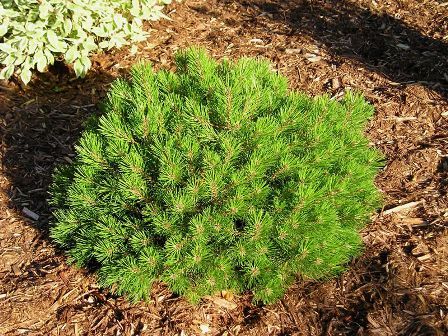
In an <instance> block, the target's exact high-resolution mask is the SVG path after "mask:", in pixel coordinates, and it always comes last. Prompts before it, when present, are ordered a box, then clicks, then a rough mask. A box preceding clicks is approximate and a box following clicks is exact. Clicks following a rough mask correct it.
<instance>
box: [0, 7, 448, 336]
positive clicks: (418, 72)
mask: <svg viewBox="0 0 448 336" xmlns="http://www.w3.org/2000/svg"><path fill="white" fill-rule="evenodd" d="M168 10H169V16H170V17H171V18H172V21H168V20H165V21H160V22H157V23H153V24H151V25H150V26H149V27H148V28H149V29H151V30H152V35H151V38H150V39H149V40H148V41H147V42H145V43H142V44H140V46H139V49H138V51H137V53H136V54H134V55H132V54H131V53H130V51H129V50H122V51H119V52H114V53H107V54H103V55H98V56H97V57H95V58H94V69H93V70H92V71H91V72H90V74H89V75H88V77H87V78H85V79H83V80H81V79H78V80H76V79H73V72H72V71H71V70H69V69H67V68H66V67H64V66H63V65H60V64H58V65H56V66H55V67H53V68H52V69H51V71H50V72H49V73H47V74H42V75H39V76H38V77H36V78H35V80H34V82H33V83H32V84H31V85H30V86H29V87H27V88H25V89H24V88H21V87H20V84H19V83H15V82H11V83H5V82H4V83H1V84H0V130H1V132H0V134H1V145H0V146H1V147H0V148H1V159H2V166H1V172H0V186H1V192H0V335H76V336H79V335H229V336H230V335H257V336H260V335H278V336H280V335H283V336H286V335H403V336H407V335H447V334H448V317H447V314H448V308H447V305H448V258H447V257H448V247H447V246H448V245H447V243H448V235H447V218H448V199H447V195H446V193H447V181H448V180H447V172H448V123H447V121H448V2H446V1H442V0H438V1H436V0H426V1H418V0H384V1H382V0H377V1H370V0H369V1H368V0H339V1H336V0H334V1H325V0H314V1H313V0H290V1H275V0H270V1H263V0H245V1H243V0H241V1H236V0H221V1H220V0H207V1H203V0H184V1H183V2H181V3H175V4H172V5H170V6H169V7H168ZM191 45H199V46H203V47H205V48H207V49H208V50H209V52H210V53H211V54H212V55H213V56H215V57H217V58H222V57H228V58H236V57H239V56H242V55H245V56H263V57H266V58H268V59H270V60H271V61H272V62H273V64H274V65H275V67H276V68H277V70H278V71H280V72H281V73H283V74H284V75H286V76H288V77H289V79H290V83H291V87H292V88H293V89H298V90H302V91H304V92H307V93H309V94H311V95H317V94H322V93H326V94H329V95H331V96H332V97H334V98H335V99H337V98H338V97H340V96H341V95H342V93H343V92H344V90H346V89H353V90H359V91H361V92H362V93H363V94H364V95H365V96H366V98H367V99H368V100H369V101H370V102H371V103H372V104H373V105H374V106H375V109H376V115H375V117H374V119H373V120H372V121H371V123H370V126H369V128H368V130H367V133H368V136H369V138H370V139H371V142H372V144H374V145H375V146H377V147H378V148H380V149H381V150H382V151H383V152H384V154H385V155H386V157H387V162H386V163H385V167H384V169H383V170H382V171H381V173H380V174H379V176H378V178H377V186H378V188H379V189H380V190H381V191H382V192H383V193H384V198H385V204H386V206H385V207H384V209H382V210H381V211H379V213H378V214H376V215H375V216H374V220H373V221H372V223H371V224H370V225H369V226H368V227H367V228H366V229H364V230H363V232H362V235H363V237H364V241H365V245H366V250H365V253H364V254H363V256H362V257H360V258H358V259H356V260H354V261H353V262H352V263H351V264H350V265H349V266H348V269H347V271H346V272H345V273H344V274H342V275H341V276H339V277H338V278H336V279H332V280H328V281H320V282H313V281H309V282H305V283H303V282H298V283H296V284H295V285H294V286H292V287H291V288H290V289H289V291H288V292H287V294H286V295H285V297H284V299H283V300H281V301H280V302H278V303H276V304H273V305H268V306H257V305H253V304H252V303H251V297H250V294H247V295H243V296H232V295H230V294H225V293H223V297H220V298H219V297H214V298H208V299H205V300H204V301H203V302H202V303H201V304H200V305H198V306H192V305H190V304H188V303H187V302H186V301H185V300H183V299H181V298H178V297H176V296H175V295H173V294H172V293H171V292H170V291H169V290H168V289H166V288H165V287H163V285H158V286H156V288H154V290H153V292H152V295H151V300H150V301H149V302H147V303H143V302H142V303H138V304H131V303H129V302H128V301H127V300H126V299H124V298H119V297H115V296H113V295H111V294H110V293H109V292H108V291H107V290H102V289H99V288H98V287H97V286H96V284H95V278H94V276H93V275H92V274H89V273H88V272H87V271H85V270H78V269H76V268H74V267H70V266H67V264H66V259H65V257H64V255H63V253H61V252H60V251H58V250H55V248H54V246H53V244H52V243H51V240H50V239H49V238H48V226H49V221H50V220H51V217H50V211H49V207H48V205H47V203H46V198H47V197H48V195H47V193H46V191H47V188H48V184H49V183H50V180H51V172H52V170H53V168H54V166H55V165H57V164H60V163H62V162H70V160H71V158H72V157H73V145H74V143H75V142H76V139H77V138H78V136H79V133H80V131H81V130H82V127H83V123H84V122H85V120H86V119H87V118H88V117H89V116H90V115H92V114H94V113H98V109H97V103H98V102H99V101H100V100H101V99H102V97H104V94H105V92H106V91H107V88H108V87H109V84H110V83H111V81H112V80H113V79H114V78H115V77H117V76H119V75H122V74H126V73H127V71H128V69H129V67H130V65H131V64H132V63H134V62H135V61H136V60H138V59H144V60H149V61H152V62H153V63H154V64H155V65H156V67H167V68H171V67H172V55H173V53H174V52H175V51H176V50H177V49H179V48H182V47H186V46H191ZM36 215H38V216H39V218H38V219H37V217H36ZM33 217H34V219H33Z"/></svg>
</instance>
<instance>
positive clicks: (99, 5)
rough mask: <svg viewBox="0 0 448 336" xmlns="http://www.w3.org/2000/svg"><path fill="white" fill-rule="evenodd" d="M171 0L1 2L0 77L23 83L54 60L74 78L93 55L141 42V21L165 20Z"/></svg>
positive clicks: (22, 0)
mask: <svg viewBox="0 0 448 336" xmlns="http://www.w3.org/2000/svg"><path fill="white" fill-rule="evenodd" d="M170 2H171V0H71V1H66V0H27V1H24V0H3V1H1V3H0V41H1V43H0V74H1V75H0V76H1V78H3V79H6V78H10V77H11V76H12V75H14V74H16V75H18V76H19V77H20V79H21V80H22V81H23V82H24V83H28V82H29V81H30V80H31V77H32V71H33V70H34V69H37V71H40V72H42V71H45V70H46V69H47V66H48V65H51V64H54V61H55V59H64V60H65V62H66V63H67V64H73V69H74V71H75V74H76V76H77V77H83V76H85V74H86V73H87V71H88V70H89V69H90V68H91V65H92V64H91V61H90V60H89V56H90V55H91V54H92V53H94V52H96V51H98V50H101V49H103V50H110V49H113V48H121V47H123V46H124V45H128V44H129V43H136V42H139V41H144V40H145V39H147V37H148V34H147V33H146V32H145V31H144V30H143V21H144V20H154V19H158V18H162V17H165V16H164V15H163V13H162V8H163V5H166V4H168V3H170Z"/></svg>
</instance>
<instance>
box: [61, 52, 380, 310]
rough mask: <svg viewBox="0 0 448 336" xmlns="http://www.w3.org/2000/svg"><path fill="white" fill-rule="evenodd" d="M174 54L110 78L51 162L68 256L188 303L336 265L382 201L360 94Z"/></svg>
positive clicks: (277, 284) (132, 289)
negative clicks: (169, 63) (291, 86)
mask: <svg viewBox="0 0 448 336" xmlns="http://www.w3.org/2000/svg"><path fill="white" fill-rule="evenodd" d="M176 64H177V70H176V72H174V73H173V72H169V71H163V70H162V71H158V72H155V71H153V69H152V68H151V66H150V65H149V64H139V65H136V66H135V67H134V68H133V69H132V71H131V79H130V80H129V81H126V80H123V79H119V80H117V81H116V82H115V83H114V84H113V86H112V89H111V91H110V93H109V95H108V99H107V102H106V103H105V105H104V106H105V108H104V110H105V112H104V114H103V115H102V116H101V117H100V118H98V120H96V121H95V122H93V123H92V124H91V126H89V128H88V129H87V130H85V132H84V133H83V135H82V137H81V139H80V141H79V144H78V146H77V148H76V149H77V158H76V160H75V161H74V163H73V164H72V165H70V166H68V167H63V168H60V169H58V170H57V172H56V173H55V176H54V184H53V187H52V200H53V204H54V205H55V208H56V210H55V211H54V215H55V218H56V219H57V222H56V225H55V226H54V227H53V228H52V237H53V238H54V239H55V240H56V241H57V243H59V244H60V245H61V246H62V247H63V248H64V249H66V250H67V251H68V254H69V256H70V260H72V261H73V262H76V263H77V264H78V265H80V266H89V265H94V266H95V267H96V268H97V270H98V274H99V281H100V283H101V284H102V285H103V286H107V287H112V289H113V290H114V291H115V292H116V293H118V294H127V295H128V296H129V297H130V298H131V299H134V300H138V299H141V298H145V297H147V295H148V294H149V293H150V289H151V285H152V283H153V282H154V281H162V282H164V283H166V284H168V285H169V287H170V288H171V289H172V290H173V291H174V292H176V293H178V294H180V295H183V296H185V297H187V298H188V299H189V300H190V301H192V302H197V301H198V300H199V299H200V298H201V297H203V296H204V295H208V294H214V293H217V292H219V291H221V290H227V291H232V292H234V293H240V292H242V291H245V290H252V291H253V293H254V300H255V301H262V302H265V303H270V302H273V301H275V300H276V299H278V298H280V297H281V296H282V295H283V293H284V291H285V289H286V288H287V286H288V285H289V284H291V282H292V281H293V280H294V278H295V276H297V275H299V276H300V277H301V278H302V279H303V278H313V279H318V278H324V277H329V276H332V275H335V274H337V273H338V272H340V271H341V270H342V269H343V268H344V265H345V264H346V263H347V262H348V261H349V260H350V259H351V258H352V257H353V256H355V255H356V254H357V253H358V252H360V249H361V239H360V236H359V234H358V231H359V229H360V228H362V227H363V225H364V224H365V223H366V222H367V221H368V220H369V216H370V215H371V213H372V211H374V210H375V208H376V207H378V206H379V202H380V197H379V193H378V192H377V189H376V188H375V186H374V177H375V174H376V172H377V169H378V167H379V162H380V160H381V155H380V154H379V152H378V151H377V150H375V149H373V148H370V147H369V145H368V140H367V139H366V137H365V136H364V135H363V129H364V126H365V124H366V122H367V120H368V118H369V117H371V116H372V113H373V108H372V106H371V105H369V104H368V103H366V102H365V101H364V100H363V98H362V97H361V96H359V95H356V94H352V93H347V94H346V95H345V97H344V98H343V99H342V101H340V102H338V101H335V100H332V99H330V98H329V97H326V96H323V97H317V98H314V99H312V98H309V97H308V96H306V95H304V94H301V93H297V92H291V91H289V90H288V88H287V80H286V78H284V77H282V76H280V75H278V74H276V73H274V72H273V71H271V70H270V64H269V63H268V62H266V61H263V60H256V59H251V58H242V59H240V60H238V61H236V62H231V61H227V60H224V61H222V62H221V63H218V62H216V61H214V60H213V59H211V58H209V57H208V56H207V55H206V53H205V52H203V51H201V50H197V49H189V50H186V51H182V52H180V53H178V54H177V55H176Z"/></svg>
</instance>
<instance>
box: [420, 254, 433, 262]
mask: <svg viewBox="0 0 448 336" xmlns="http://www.w3.org/2000/svg"><path fill="white" fill-rule="evenodd" d="M417 259H418V261H426V260H429V259H431V255H430V254H425V255H423V256H421V257H418V258H417Z"/></svg>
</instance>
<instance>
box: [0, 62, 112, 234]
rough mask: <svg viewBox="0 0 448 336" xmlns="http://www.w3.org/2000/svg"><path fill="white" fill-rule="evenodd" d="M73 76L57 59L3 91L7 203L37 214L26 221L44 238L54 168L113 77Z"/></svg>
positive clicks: (66, 156) (65, 158) (0, 117)
mask: <svg viewBox="0 0 448 336" xmlns="http://www.w3.org/2000/svg"><path fill="white" fill-rule="evenodd" d="M72 76H73V74H70V73H69V71H68V68H66V67H65V66H64V65H62V64H56V66H54V67H52V68H51V69H50V71H49V72H48V73H46V74H40V75H39V76H38V78H37V80H35V81H34V82H32V83H31V84H30V85H29V86H28V87H26V88H25V89H23V88H22V87H21V85H20V83H16V85H15V87H14V86H12V87H8V88H7V87H4V88H3V91H4V92H3V93H2V98H3V100H5V102H3V107H4V108H5V111H2V110H0V121H1V123H2V125H1V126H0V130H1V131H2V147H3V153H2V170H3V172H4V174H5V176H7V177H8V179H9V181H10V184H11V186H10V189H9V190H8V196H9V198H10V201H11V204H10V207H11V208H13V209H16V210H17V211H18V212H22V214H23V215H26V213H25V212H24V211H23V209H24V208H27V209H29V210H31V211H32V212H34V213H35V214H37V215H38V216H39V219H38V220H32V221H31V220H30V221H27V223H29V224H30V225H32V226H34V227H35V228H37V229H38V230H39V232H40V234H41V238H43V239H45V240H47V239H48V238H49V218H50V210H49V206H48V204H47V199H48V197H49V195H48V188H49V185H50V183H51V178H52V174H53V171H54V168H55V167H56V166H58V165H60V164H63V163H65V164H67V163H68V162H70V160H71V158H73V153H74V145H75V143H76V141H77V139H78V137H79V135H80V132H81V130H82V129H83V125H84V122H85V121H86V120H88V118H89V117H91V116H92V115H95V114H97V113H99V108H98V103H99V102H100V101H101V100H102V97H104V96H105V91H106V90H107V88H108V85H109V84H110V83H111V82H112V81H113V80H114V79H115V78H114V77H112V76H111V75H110V74H108V73H107V72H102V71H92V72H90V73H89V74H88V76H87V77H86V78H85V79H73V78H71V77H72ZM70 78H71V79H70ZM28 217H30V216H28ZM29 219H30V218H29Z"/></svg>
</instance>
